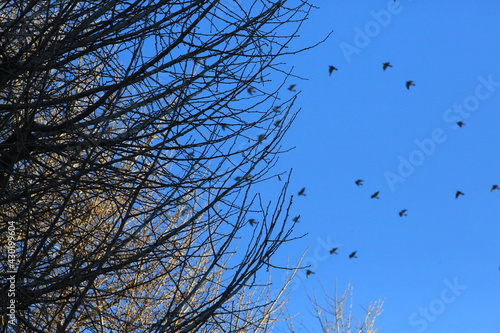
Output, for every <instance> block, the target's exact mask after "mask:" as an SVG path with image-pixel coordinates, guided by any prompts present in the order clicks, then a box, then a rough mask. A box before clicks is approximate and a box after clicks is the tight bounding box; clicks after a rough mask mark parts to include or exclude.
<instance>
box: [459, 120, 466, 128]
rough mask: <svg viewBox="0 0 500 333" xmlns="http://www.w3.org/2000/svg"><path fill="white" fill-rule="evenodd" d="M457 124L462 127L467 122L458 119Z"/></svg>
mask: <svg viewBox="0 0 500 333" xmlns="http://www.w3.org/2000/svg"><path fill="white" fill-rule="evenodd" d="M457 125H458V127H462V126H464V125H465V123H464V122H463V121H457Z"/></svg>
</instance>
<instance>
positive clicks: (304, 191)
mask: <svg viewBox="0 0 500 333" xmlns="http://www.w3.org/2000/svg"><path fill="white" fill-rule="evenodd" d="M299 195H303V196H306V188H305V187H304V188H302V190H300V191H299Z"/></svg>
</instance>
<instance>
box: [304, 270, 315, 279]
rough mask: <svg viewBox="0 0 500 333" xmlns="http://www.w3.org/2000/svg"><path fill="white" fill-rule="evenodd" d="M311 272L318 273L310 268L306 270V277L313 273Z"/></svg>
mask: <svg viewBox="0 0 500 333" xmlns="http://www.w3.org/2000/svg"><path fill="white" fill-rule="evenodd" d="M311 274H316V273H314V272H313V271H311V270H310V269H308V270H307V271H306V277H307V278H308V277H309V275H311Z"/></svg>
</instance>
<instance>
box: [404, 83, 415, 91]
mask: <svg viewBox="0 0 500 333" xmlns="http://www.w3.org/2000/svg"><path fill="white" fill-rule="evenodd" d="M414 85H415V83H413V81H406V89H408V90H409V89H410V87H411V86H414Z"/></svg>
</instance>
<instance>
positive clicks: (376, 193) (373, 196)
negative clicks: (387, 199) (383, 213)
mask: <svg viewBox="0 0 500 333" xmlns="http://www.w3.org/2000/svg"><path fill="white" fill-rule="evenodd" d="M379 193H380V191H377V192H375V193H373V194H372V196H371V197H370V198H371V199H380V198H379V197H378V194H379Z"/></svg>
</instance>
